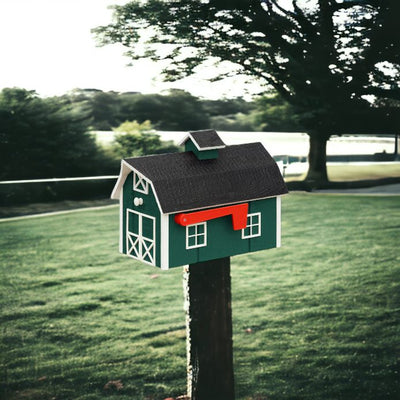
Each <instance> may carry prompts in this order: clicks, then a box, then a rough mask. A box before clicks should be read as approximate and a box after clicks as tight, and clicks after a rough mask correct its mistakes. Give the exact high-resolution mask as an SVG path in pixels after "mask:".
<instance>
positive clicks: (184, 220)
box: [175, 203, 249, 231]
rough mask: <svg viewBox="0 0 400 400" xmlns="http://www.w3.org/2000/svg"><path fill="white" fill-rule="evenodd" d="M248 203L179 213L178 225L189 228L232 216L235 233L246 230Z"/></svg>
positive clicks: (176, 219)
mask: <svg viewBox="0 0 400 400" xmlns="http://www.w3.org/2000/svg"><path fill="white" fill-rule="evenodd" d="M248 209H249V205H248V203H243V204H236V205H234V206H227V207H218V208H213V209H211V210H203V211H196V212H192V213H186V214H185V213H179V214H176V215H175V222H176V223H177V224H178V225H182V226H188V225H193V224H198V223H200V222H204V221H208V220H210V219H215V218H219V217H224V216H225V215H232V225H233V229H234V230H235V231H238V230H240V229H245V228H246V225H247V212H248Z"/></svg>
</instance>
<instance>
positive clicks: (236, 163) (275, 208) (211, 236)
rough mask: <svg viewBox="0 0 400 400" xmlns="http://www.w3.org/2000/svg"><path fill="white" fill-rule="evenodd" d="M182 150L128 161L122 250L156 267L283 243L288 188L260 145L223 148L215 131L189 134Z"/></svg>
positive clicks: (117, 193) (119, 186) (120, 193)
mask: <svg viewBox="0 0 400 400" xmlns="http://www.w3.org/2000/svg"><path fill="white" fill-rule="evenodd" d="M181 144H182V145H184V147H185V151H184V152H181V153H172V154H161V155H151V156H143V157H135V158H127V159H124V160H122V161H121V171H120V174H119V178H118V180H117V183H116V185H115V187H114V190H113V192H112V195H111V198H113V199H119V201H120V252H121V253H123V254H126V255H128V256H130V257H133V258H134V259H136V260H139V261H142V262H144V263H147V264H151V265H154V266H157V267H160V268H161V269H168V268H171V267H176V266H180V265H186V264H195V263H199V262H204V261H209V260H213V259H218V258H223V257H229V256H233V255H237V254H243V253H248V252H253V251H259V250H264V249H270V248H274V247H279V246H280V237H281V229H280V226H281V196H282V195H284V194H286V193H287V192H288V191H287V187H286V185H285V182H284V180H283V178H282V175H281V173H280V170H279V168H278V166H277V164H276V162H275V161H274V159H273V158H272V157H271V155H270V154H269V153H268V152H267V150H266V149H265V148H264V146H263V145H262V144H261V143H247V144H240V145H233V146H227V145H225V144H224V142H223V141H222V140H221V138H220V137H219V136H218V134H217V132H215V131H214V130H205V131H195V132H189V133H188V134H187V135H186V136H185V137H184V139H183V140H182V142H181Z"/></svg>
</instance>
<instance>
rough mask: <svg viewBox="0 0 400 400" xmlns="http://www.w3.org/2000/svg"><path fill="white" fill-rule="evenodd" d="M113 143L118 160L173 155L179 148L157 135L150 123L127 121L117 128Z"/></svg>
mask: <svg viewBox="0 0 400 400" xmlns="http://www.w3.org/2000/svg"><path fill="white" fill-rule="evenodd" d="M114 132H116V133H117V135H116V136H115V139H114V143H113V149H112V151H113V153H114V155H115V157H116V158H117V159H121V158H127V157H137V156H142V155H147V154H160V153H173V152H176V151H178V149H179V148H178V147H177V146H175V145H174V144H173V143H172V142H164V141H162V140H161V139H160V136H159V135H157V134H156V133H155V132H154V130H153V127H152V125H151V123H150V121H144V122H142V123H139V122H137V121H125V122H124V123H122V124H121V125H120V126H118V127H117V128H114Z"/></svg>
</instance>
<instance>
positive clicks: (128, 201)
mask: <svg viewBox="0 0 400 400" xmlns="http://www.w3.org/2000/svg"><path fill="white" fill-rule="evenodd" d="M148 189H149V190H148V194H144V193H141V192H137V191H134V190H133V172H131V173H130V174H129V175H128V176H127V178H126V180H125V182H124V186H123V218H122V226H123V242H122V249H123V253H125V254H126V253H127V249H126V224H127V221H126V210H127V209H128V208H129V209H131V210H134V211H137V212H139V213H141V214H146V215H150V216H152V217H155V218H156V229H155V231H156V232H155V240H156V254H155V260H156V265H157V266H160V265H161V261H160V260H161V257H160V244H161V237H160V231H161V229H160V224H161V223H160V215H161V214H160V211H159V209H158V205H157V201H156V199H155V196H154V194H153V191H152V187H151V185H150V184H149V187H148ZM135 197H140V198H142V199H143V205H141V206H135V205H134V203H133V199H134V198H135ZM135 220H136V217H133V218H131V221H130V222H129V223H130V224H135ZM132 228H133V226H132ZM151 229H152V227H151V226H150V225H149V221H148V220H146V219H145V220H144V221H143V233H144V234H145V235H146V236H149V235H151V234H150V231H151Z"/></svg>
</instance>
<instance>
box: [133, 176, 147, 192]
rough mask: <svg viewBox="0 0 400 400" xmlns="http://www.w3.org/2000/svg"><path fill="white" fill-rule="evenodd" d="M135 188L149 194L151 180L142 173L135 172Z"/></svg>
mask: <svg viewBox="0 0 400 400" xmlns="http://www.w3.org/2000/svg"><path fill="white" fill-rule="evenodd" d="M133 190H136V191H137V192H140V193H143V194H148V193H149V182H148V181H147V180H146V179H145V178H144V177H143V176H141V175H139V174H137V173H134V174H133Z"/></svg>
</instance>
